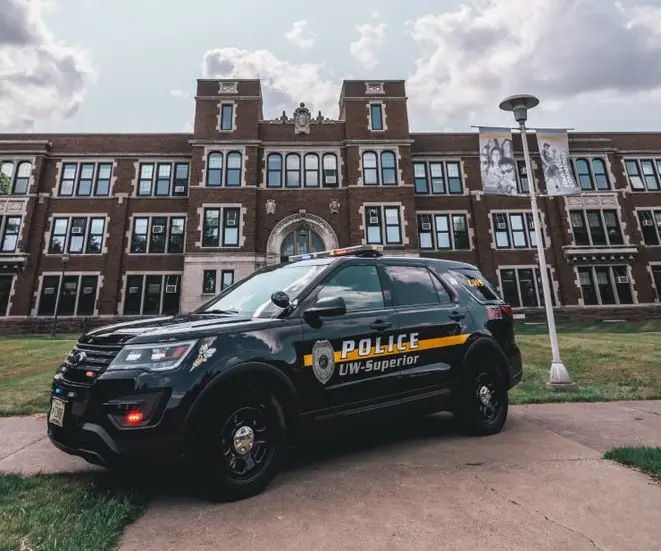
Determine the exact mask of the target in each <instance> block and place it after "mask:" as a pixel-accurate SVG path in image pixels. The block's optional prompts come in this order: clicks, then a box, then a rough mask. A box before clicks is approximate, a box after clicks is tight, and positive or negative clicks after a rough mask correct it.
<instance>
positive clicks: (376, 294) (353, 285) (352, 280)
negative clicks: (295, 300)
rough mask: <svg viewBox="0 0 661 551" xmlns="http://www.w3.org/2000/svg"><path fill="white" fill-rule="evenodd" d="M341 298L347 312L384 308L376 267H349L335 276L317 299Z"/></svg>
mask: <svg viewBox="0 0 661 551" xmlns="http://www.w3.org/2000/svg"><path fill="white" fill-rule="evenodd" d="M332 296H340V297H342V298H343V299H344V301H345V302H346V304H347V312H357V311H360V310H372V309H377V308H383V307H384V306H385V303H384V301H383V289H382V288H381V280H380V279H379V273H378V271H377V269H376V266H366V265H355V266H347V267H346V268H343V269H342V270H340V271H339V272H338V273H337V274H335V275H334V276H333V277H332V278H331V279H330V281H328V283H326V285H324V287H322V289H321V290H320V291H319V294H318V295H317V298H318V299H319V298H324V297H332Z"/></svg>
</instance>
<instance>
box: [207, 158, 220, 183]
mask: <svg viewBox="0 0 661 551" xmlns="http://www.w3.org/2000/svg"><path fill="white" fill-rule="evenodd" d="M222 177H223V154H222V153H209V156H208V157H207V186H209V187H218V186H221V185H222Z"/></svg>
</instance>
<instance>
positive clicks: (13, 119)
mask: <svg viewBox="0 0 661 551" xmlns="http://www.w3.org/2000/svg"><path fill="white" fill-rule="evenodd" d="M49 7H51V4H50V3H47V2H44V1H43V0H3V1H2V7H0V131H5V132H7V131H12V132H25V131H32V130H33V129H34V126H35V123H36V122H37V121H39V120H43V119H50V118H59V117H63V118H69V117H71V116H73V115H74V114H75V113H76V112H77V111H78V109H79V108H80V105H81V104H82V102H83V100H84V98H85V87H86V84H87V82H88V81H89V80H90V79H92V78H93V77H94V71H93V69H92V64H91V60H90V59H89V57H88V54H87V53H86V52H85V51H83V50H81V49H78V48H74V47H70V46H67V45H65V44H62V43H61V42H59V41H57V40H56V39H55V37H54V36H53V35H52V33H51V32H50V31H49V29H48V28H47V27H46V24H45V22H44V19H43V12H44V10H45V9H46V8H49Z"/></svg>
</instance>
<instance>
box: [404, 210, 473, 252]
mask: <svg viewBox="0 0 661 551" xmlns="http://www.w3.org/2000/svg"><path fill="white" fill-rule="evenodd" d="M421 214H431V215H432V216H434V215H435V214H447V215H453V214H464V215H466V224H467V229H468V247H469V248H468V249H438V248H433V249H423V248H421V247H420V236H419V235H418V248H419V249H420V250H421V251H424V252H440V253H445V252H468V251H475V243H476V237H475V228H474V227H473V224H472V223H471V219H472V214H471V212H470V210H468V209H440V210H439V209H436V210H429V209H422V210H416V211H415V222H416V228H417V225H418V216H419V215H421ZM417 231H418V233H419V230H417ZM432 233H433V234H436V230H435V229H432ZM453 235H454V233H453ZM434 238H435V235H434Z"/></svg>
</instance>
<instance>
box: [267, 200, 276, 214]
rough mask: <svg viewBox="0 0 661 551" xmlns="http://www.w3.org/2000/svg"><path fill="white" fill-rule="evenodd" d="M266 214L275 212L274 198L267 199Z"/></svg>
mask: <svg viewBox="0 0 661 551" xmlns="http://www.w3.org/2000/svg"><path fill="white" fill-rule="evenodd" d="M266 214H275V199H267V201H266Z"/></svg>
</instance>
